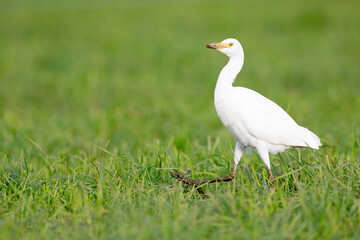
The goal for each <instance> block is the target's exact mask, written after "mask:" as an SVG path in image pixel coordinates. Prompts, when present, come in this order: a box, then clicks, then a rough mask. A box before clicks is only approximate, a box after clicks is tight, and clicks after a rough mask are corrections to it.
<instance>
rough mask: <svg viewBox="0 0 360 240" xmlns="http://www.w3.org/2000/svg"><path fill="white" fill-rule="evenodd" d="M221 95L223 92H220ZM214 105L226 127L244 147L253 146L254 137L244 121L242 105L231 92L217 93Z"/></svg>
mask: <svg viewBox="0 0 360 240" xmlns="http://www.w3.org/2000/svg"><path fill="white" fill-rule="evenodd" d="M220 93H221V92H220ZM214 105H215V110H216V113H217V115H218V116H219V118H220V120H221V122H222V123H223V124H224V126H225V127H226V128H227V129H228V130H229V131H230V132H231V134H232V135H233V136H234V137H235V138H236V139H237V140H238V141H239V142H241V143H242V145H244V146H249V145H251V142H252V137H251V136H250V135H249V133H248V131H247V129H246V127H245V126H244V125H243V121H242V117H243V116H242V115H241V114H242V111H241V107H242V106H241V105H242V104H241V103H239V99H238V98H236V97H235V95H234V94H232V93H231V92H226V93H222V94H218V93H216V92H215V96H214Z"/></svg>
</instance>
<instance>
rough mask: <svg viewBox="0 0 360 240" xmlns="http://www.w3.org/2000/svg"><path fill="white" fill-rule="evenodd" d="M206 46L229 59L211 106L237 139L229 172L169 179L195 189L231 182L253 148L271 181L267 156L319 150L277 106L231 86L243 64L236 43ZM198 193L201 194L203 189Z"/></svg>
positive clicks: (314, 138) (312, 137) (315, 139)
mask: <svg viewBox="0 0 360 240" xmlns="http://www.w3.org/2000/svg"><path fill="white" fill-rule="evenodd" d="M206 47H207V48H211V49H216V50H218V51H220V52H222V53H224V54H225V55H227V56H228V57H229V62H228V63H227V64H226V65H225V67H224V68H223V69H222V70H221V72H220V75H219V77H218V79H217V83H216V87H215V94H214V103H215V109H216V112H217V114H218V116H219V118H220V120H221V122H222V123H223V124H224V125H225V127H227V128H228V129H229V131H230V132H231V134H232V135H233V136H234V137H235V138H236V140H237V143H236V146H235V153H234V163H233V167H232V170H231V173H230V174H229V175H227V176H226V177H222V178H211V179H200V180H193V179H189V178H186V177H185V176H184V175H182V174H181V173H179V172H178V171H176V170H175V171H173V172H172V173H171V174H172V176H174V177H176V178H177V179H178V180H180V181H182V182H185V183H187V184H190V185H195V186H198V185H201V184H203V183H207V182H222V181H231V180H232V179H234V177H235V172H236V167H237V165H238V163H239V161H240V158H241V156H242V154H243V152H244V149H245V148H248V147H250V148H256V150H257V152H258V153H259V156H260V158H261V159H262V160H263V162H264V163H265V165H266V167H267V170H268V174H269V180H273V179H274V175H273V174H272V172H271V166H270V159H269V153H270V154H277V153H279V152H283V151H284V150H285V149H288V148H313V149H319V146H321V142H320V139H319V138H318V137H317V136H316V135H315V134H314V133H312V132H311V131H309V130H308V129H306V128H304V127H301V126H299V125H298V124H297V123H296V122H295V121H294V120H293V119H292V118H291V117H290V116H289V115H288V114H287V113H286V112H285V111H284V110H283V109H282V108H281V107H279V106H278V105H277V104H276V103H274V102H272V101H271V100H269V99H267V98H266V97H264V96H262V95H261V94H259V93H257V92H255V91H253V90H251V89H248V88H244V87H234V86H233V85H232V84H233V82H234V81H235V78H236V76H237V75H238V73H239V72H240V70H241V68H242V66H243V63H244V51H243V48H242V46H241V44H240V42H239V41H238V40H236V39H233V38H228V39H225V40H224V41H222V42H220V43H210V44H207V45H206ZM198 189H200V188H198ZM199 192H201V193H202V190H201V189H200V190H199Z"/></svg>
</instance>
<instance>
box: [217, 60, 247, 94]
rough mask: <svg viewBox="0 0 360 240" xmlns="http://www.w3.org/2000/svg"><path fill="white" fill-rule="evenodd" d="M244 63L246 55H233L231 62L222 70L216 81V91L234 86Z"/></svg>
mask: <svg viewBox="0 0 360 240" xmlns="http://www.w3.org/2000/svg"><path fill="white" fill-rule="evenodd" d="M243 63H244V57H241V56H239V57H232V58H230V59H229V62H228V63H227V64H226V65H225V67H224V68H223V69H222V70H221V72H220V74H219V77H218V80H217V82H216V87H215V92H216V91H220V90H222V89H224V90H225V89H228V88H232V87H233V86H232V84H233V83H234V81H235V78H236V76H237V75H238V74H239V72H240V70H241V68H242V66H243Z"/></svg>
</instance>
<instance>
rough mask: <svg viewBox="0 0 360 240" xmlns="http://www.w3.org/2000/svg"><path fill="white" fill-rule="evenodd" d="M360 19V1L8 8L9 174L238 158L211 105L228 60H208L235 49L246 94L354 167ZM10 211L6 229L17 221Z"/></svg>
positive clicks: (0, 143) (3, 41)
mask: <svg viewBox="0 0 360 240" xmlns="http://www.w3.org/2000/svg"><path fill="white" fill-rule="evenodd" d="M359 9H360V4H359V1H300V0H297V1H260V0H259V1H197V0H194V1H160V0H159V1H156V0H154V1H140V0H138V1H110V0H109V1H81V0H77V1H68V0H66V1H4V0H2V1H0V156H1V159H2V161H3V163H2V164H3V166H2V172H3V174H4V176H5V175H6V174H5V173H6V172H7V170H8V169H10V168H12V167H14V166H18V165H21V166H22V167H24V166H23V160H24V159H26V161H27V164H28V166H29V169H30V170H29V171H30V172H32V173H34V174H35V175H36V176H37V177H38V178H39V179H43V178H47V177H49V175H48V174H50V175H51V174H54V172H56V171H55V170H54V172H52V173H48V174H45V172H46V171H45V170H44V172H41V170H40V169H42V166H45V165H46V164H48V165H46V166H47V169H50V167H49V165H51V164H54V163H55V162H56V163H57V164H62V161H70V162H71V161H74V162H76V159H77V158H78V157H79V156H82V154H90V155H91V154H94V155H95V160H94V161H97V160H98V159H100V157H98V156H100V155H96V154H97V153H94V152H96V150H94V148H95V149H96V147H94V146H101V147H102V148H106V149H108V151H109V152H111V153H114V154H115V155H121V154H125V155H128V156H130V158H131V159H135V161H136V159H139V158H140V156H146V155H147V154H148V156H150V155H151V154H149V152H155V153H156V152H157V151H158V148H157V149H156V146H158V147H159V144H160V148H163V149H176V150H174V151H179V152H183V153H185V154H189V155H192V154H193V153H195V152H197V151H202V150H198V149H199V148H200V149H202V147H203V148H207V147H209V141H210V142H211V141H213V142H214V141H216V139H218V142H217V144H219V149H218V150H217V154H218V155H219V156H222V157H224V158H228V159H232V151H233V150H232V148H233V146H234V144H235V142H234V139H233V138H232V136H231V135H230V133H228V130H227V129H226V128H225V127H223V126H222V124H221V122H220V120H219V119H218V117H217V115H216V112H215V109H214V106H213V91H214V87H215V83H216V79H217V76H218V73H219V72H220V70H221V68H222V67H223V65H225V64H226V61H227V57H226V56H224V55H222V54H220V53H217V52H215V51H210V50H208V49H206V48H205V47H204V46H205V44H207V43H210V42H218V41H222V40H223V39H225V38H228V37H233V38H237V39H239V41H240V42H241V43H242V45H243V48H244V51H245V64H244V67H243V70H242V71H241V73H240V74H239V76H238V78H237V80H236V82H235V84H236V85H241V86H244V87H248V88H251V89H254V90H256V91H257V92H259V93H261V94H263V95H264V96H266V97H268V98H270V99H271V100H273V101H275V102H276V103H278V104H279V105H280V106H282V107H283V108H284V109H285V110H286V111H288V112H289V114H290V115H291V116H292V117H293V118H294V119H295V120H296V121H297V122H298V123H299V124H300V125H303V126H305V127H308V128H309V129H311V130H312V131H314V132H315V133H316V134H317V135H318V136H320V138H321V139H322V142H323V143H324V144H325V147H326V146H331V149H335V150H332V152H337V153H339V154H345V155H346V154H347V153H348V152H351V151H352V153H353V154H354V146H355V145H353V143H354V138H355V139H357V138H358V136H359V123H360V96H359V91H360V31H359V29H360V21H359V17H360V13H359ZM355 142H356V141H355ZM39 151H40V153H39ZM165 152H166V150H165ZM330 152H331V151H330ZM155 155H156V154H155ZM175 155H176V154H175ZM151 156H152V155H151ZM329 158H331V156H329ZM42 159H45V160H42ZM64 159H65V160H64ZM66 159H67V160H66ZM69 159H70V160H69ZM71 159H72V160H71ZM74 159H75V160H74ZM149 159H150V160H149V161H150V162H151V161H153V162H155V161H156V160H155V159H156V157H155V159H152V158H151V157H149ZM175 159H176V157H173V158H171V159H170V163H169V164H168V165H167V167H174V166H175V165H176V160H175ZM205 161H206V159H205ZM44 164H45V165H44ZM64 164H65V163H64ZM67 164H68V163H67ZM28 166H26V167H28ZM66 166H68V165H66ZM70 166H72V170H73V171H75V172H76V171H78V172H86V171H85V170H83V169H82V168H79V169H78V168H77V167H76V166H77V165H76V163H73V165H71V164H70ZM109 166H110V165H109ZM123 166H124V169H126V168H127V165H123ZM262 167H263V166H262V165H261V163H259V168H258V169H257V171H259V172H261V171H262V169H263V168H262ZM110 168H111V166H110ZM112 170H113V169H112ZM59 171H60V172H61V171H64V172H66V171H67V170H59ZM210 171H211V170H210ZM222 171H223V172H222V173H224V172H226V169H223V170H222ZM39 172H40V173H39ZM50 172H51V171H50ZM23 174H24V173H23V172H22V173H20V175H21V176H23ZM35 175H34V176H35ZM9 176H10V175H9ZM24 176H25V175H24ZM24 179H25V177H24ZM34 181H35V180H34ZM4 186H5V185H4ZM4 186H3V188H2V192H4V191H6V190H4ZM22 186H23V185H22ZM10 199H13V198H10ZM9 201H10V202H11V201H12V200H9ZM15 205H16V204H15ZM2 207H3V209H2V210H1V213H2V215H3V216H9V214H10V213H11V211H15V210H13V209H12V208H10V207H9V206H8V205H7V204H5V203H4V202H3V204H2ZM6 214H8V215H6ZM25 216H28V217H29V216H30V218H31V216H32V215H31V214H30V213H29V214H28V215H26V214H25V215H20V216H19V217H18V218H17V220H16V221H25V220H23V218H25ZM16 221H15V222H16ZM30 226H32V225H31V224H30ZM25 229H26V226H25ZM100 235H101V234H100ZM100 235H96V234H95V236H100ZM124 236H125V235H124ZM248 236H253V235H248Z"/></svg>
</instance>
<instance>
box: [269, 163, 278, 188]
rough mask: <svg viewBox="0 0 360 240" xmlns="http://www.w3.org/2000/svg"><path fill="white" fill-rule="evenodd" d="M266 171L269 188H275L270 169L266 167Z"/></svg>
mask: <svg viewBox="0 0 360 240" xmlns="http://www.w3.org/2000/svg"><path fill="white" fill-rule="evenodd" d="M267 170H268V179H269V182H270V186H271V188H276V185H277V184H276V181H275V177H274V175H273V173H272V172H271V170H270V168H269V167H267Z"/></svg>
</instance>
